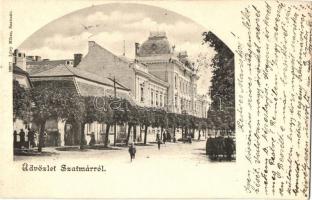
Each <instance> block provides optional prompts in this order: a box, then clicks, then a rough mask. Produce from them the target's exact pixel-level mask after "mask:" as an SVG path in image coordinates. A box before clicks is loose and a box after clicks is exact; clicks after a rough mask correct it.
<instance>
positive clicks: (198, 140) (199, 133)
mask: <svg viewBox="0 0 312 200" xmlns="http://www.w3.org/2000/svg"><path fill="white" fill-rule="evenodd" d="M200 136H201V135H200V132H199V133H198V141H199V140H200Z"/></svg>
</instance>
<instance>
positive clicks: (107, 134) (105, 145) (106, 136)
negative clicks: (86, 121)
mask: <svg viewBox="0 0 312 200" xmlns="http://www.w3.org/2000/svg"><path fill="white" fill-rule="evenodd" d="M110 126H111V125H110V124H106V133H105V140H104V147H107V146H108V136H109V129H110Z"/></svg>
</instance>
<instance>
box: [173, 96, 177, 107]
mask: <svg viewBox="0 0 312 200" xmlns="http://www.w3.org/2000/svg"><path fill="white" fill-rule="evenodd" d="M174 105H175V107H176V108H178V97H177V96H175V97H174Z"/></svg>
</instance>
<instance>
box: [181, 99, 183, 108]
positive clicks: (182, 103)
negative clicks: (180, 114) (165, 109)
mask: <svg viewBox="0 0 312 200" xmlns="http://www.w3.org/2000/svg"><path fill="white" fill-rule="evenodd" d="M181 111H183V99H181Z"/></svg>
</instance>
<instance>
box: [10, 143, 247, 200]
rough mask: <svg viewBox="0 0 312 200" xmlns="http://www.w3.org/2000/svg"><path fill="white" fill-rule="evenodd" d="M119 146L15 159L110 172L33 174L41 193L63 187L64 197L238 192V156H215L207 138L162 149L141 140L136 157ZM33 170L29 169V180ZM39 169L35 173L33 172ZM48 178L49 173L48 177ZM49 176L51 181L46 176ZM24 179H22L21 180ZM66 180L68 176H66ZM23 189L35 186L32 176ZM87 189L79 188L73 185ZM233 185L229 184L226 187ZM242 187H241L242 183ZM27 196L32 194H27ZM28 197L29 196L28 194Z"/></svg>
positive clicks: (18, 164)
mask: <svg viewBox="0 0 312 200" xmlns="http://www.w3.org/2000/svg"><path fill="white" fill-rule="evenodd" d="M118 149H119V150H98V149H87V150H83V151H57V150H55V148H44V151H49V152H53V153H55V154H53V155H50V156H15V158H14V160H15V161H14V163H15V164H16V167H17V168H21V166H22V165H23V163H28V164H32V165H39V164H49V165H56V166H57V168H60V165H61V164H65V165H67V166H76V165H78V166H86V165H89V166H99V165H103V166H104V167H105V170H106V171H105V172H93V173H91V172H67V173H64V172H60V171H58V172H55V173H45V175H44V176H43V174H42V173H38V175H36V176H35V177H34V176H31V178H32V179H34V178H35V180H36V183H40V184H39V185H38V184H36V187H37V189H36V191H38V193H37V194H36V196H29V197H40V196H45V195H46V194H47V192H48V191H47V190H46V189H45V188H50V189H49V191H50V192H53V191H57V192H58V193H57V194H55V196H54V197H55V198H57V197H59V198H62V197H80V198H83V197H87V198H96V197H105V198H147V197H149V198H150V197H154V198H172V197H175V198H196V197H210V198H211V197H214V198H218V197H222V198H224V197H235V196H236V193H237V191H238V188H237V187H238V185H240V184H236V183H237V182H238V183H239V178H240V177H239V176H238V175H237V173H233V172H235V171H236V170H238V169H237V167H236V163H235V162H227V161H222V162H213V161H210V160H209V159H208V157H207V156H206V155H205V141H204V140H202V141H199V142H198V141H195V142H193V143H192V144H189V143H181V142H178V143H166V144H162V145H161V148H160V150H158V148H157V144H152V145H151V146H136V149H137V153H136V158H135V159H134V160H133V161H132V162H131V161H130V156H129V153H128V148H126V147H120V148H118ZM29 174H30V173H26V174H23V176H27V177H25V180H28V179H29V178H30V177H28V175H29ZM33 174H34V173H33ZM47 178H48V179H47ZM46 180H49V181H46ZM19 181H21V180H19ZM64 181H65V182H64ZM19 184H22V185H24V186H23V190H24V191H25V192H27V191H28V190H31V186H30V185H28V184H27V182H25V183H23V182H20V183H19ZM76 187H77V188H81V187H83V190H75V189H73V188H76ZM224 188H227V190H224ZM239 189H241V188H239ZM26 196H27V195H26ZM24 197H25V196H24Z"/></svg>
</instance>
